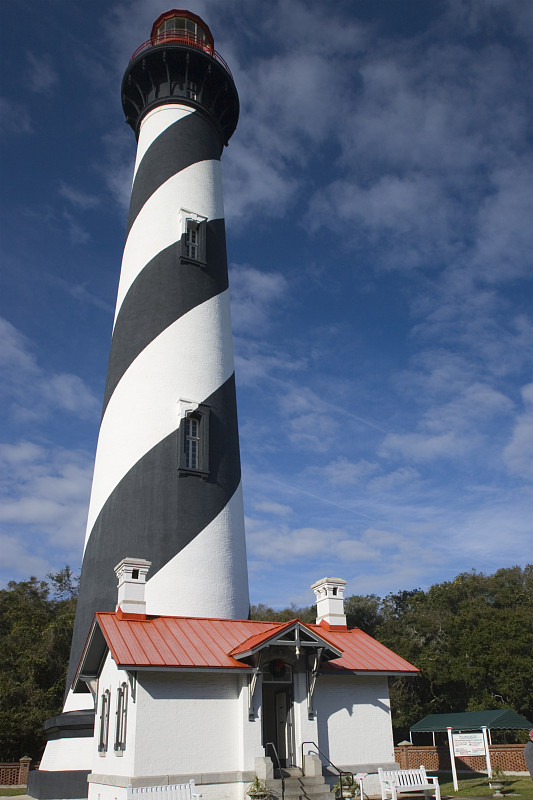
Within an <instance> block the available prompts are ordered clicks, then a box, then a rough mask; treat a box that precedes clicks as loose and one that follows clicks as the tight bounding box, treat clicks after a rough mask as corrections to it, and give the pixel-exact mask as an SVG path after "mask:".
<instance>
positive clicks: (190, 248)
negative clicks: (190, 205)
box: [185, 219, 199, 261]
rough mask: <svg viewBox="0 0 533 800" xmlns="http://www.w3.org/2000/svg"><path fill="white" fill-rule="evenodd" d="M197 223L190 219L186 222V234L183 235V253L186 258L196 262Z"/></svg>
mask: <svg viewBox="0 0 533 800" xmlns="http://www.w3.org/2000/svg"><path fill="white" fill-rule="evenodd" d="M198 239H199V236H198V223H197V222H193V220H192V219H188V220H187V232H186V234H185V251H186V253H187V258H190V259H192V260H193V261H198Z"/></svg>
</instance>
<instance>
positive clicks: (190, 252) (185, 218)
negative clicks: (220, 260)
mask: <svg viewBox="0 0 533 800" xmlns="http://www.w3.org/2000/svg"><path fill="white" fill-rule="evenodd" d="M180 219H181V240H180V241H181V247H180V261H181V262H182V263H192V264H200V265H202V266H204V265H205V264H206V260H207V249H206V228H207V218H206V217H202V216H200V215H199V214H195V213H194V212H193V211H187V210H186V209H183V208H182V209H181V210H180Z"/></svg>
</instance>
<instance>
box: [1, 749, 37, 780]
mask: <svg viewBox="0 0 533 800" xmlns="http://www.w3.org/2000/svg"><path fill="white" fill-rule="evenodd" d="M30 764H31V758H29V756H23V757H22V758H21V759H20V761H15V762H13V763H10V764H0V786H26V785H27V783H28V772H29V771H30Z"/></svg>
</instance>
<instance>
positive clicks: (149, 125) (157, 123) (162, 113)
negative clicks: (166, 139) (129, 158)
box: [133, 103, 194, 180]
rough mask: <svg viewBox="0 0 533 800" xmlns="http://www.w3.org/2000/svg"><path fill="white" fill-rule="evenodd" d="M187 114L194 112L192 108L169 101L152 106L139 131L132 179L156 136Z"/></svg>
mask: <svg viewBox="0 0 533 800" xmlns="http://www.w3.org/2000/svg"><path fill="white" fill-rule="evenodd" d="M189 114H194V111H193V109H192V108H189V106H181V105H179V104H178V103H176V104H172V103H169V104H168V105H166V106H158V107H157V108H154V110H153V111H150V113H149V114H147V115H146V116H145V117H144V118H143V121H142V122H141V128H140V131H139V143H138V144H137V157H136V159H135V169H134V172H133V179H134V180H135V175H136V174H137V170H138V169H139V164H140V163H141V161H142V159H143V157H144V155H145V153H146V151H147V150H148V148H149V147H150V145H151V144H152V142H154V141H155V139H157V137H158V136H161V134H162V133H164V132H165V131H166V129H167V128H168V127H170V125H173V124H174V123H175V122H177V121H178V120H180V119H183V117H186V116H188V115H189Z"/></svg>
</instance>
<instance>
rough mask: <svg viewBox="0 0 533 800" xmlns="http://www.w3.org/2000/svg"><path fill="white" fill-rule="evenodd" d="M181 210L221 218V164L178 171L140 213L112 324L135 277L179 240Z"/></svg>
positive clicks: (205, 163)
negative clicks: (155, 257) (159, 254)
mask: <svg viewBox="0 0 533 800" xmlns="http://www.w3.org/2000/svg"><path fill="white" fill-rule="evenodd" d="M180 208H183V209H186V210H187V211H194V212H195V213H196V214H199V215H200V216H202V217H206V218H207V219H222V218H223V217H224V204H223V200H222V175H221V171H220V161H214V160H209V161H199V162H198V163H196V164H191V166H190V167H187V168H186V169H183V170H181V171H180V172H178V173H177V174H176V175H173V176H172V177H171V178H169V179H168V181H165V183H163V184H162V185H161V186H160V187H159V189H157V190H156V191H155V192H154V193H153V195H152V196H151V197H150V198H149V199H148V200H147V201H146V203H145V204H144V206H143V207H142V208H141V210H140V211H139V214H138V215H137V217H136V219H135V222H134V223H133V225H132V226H131V229H130V232H129V234H128V238H127V239H126V245H125V247H124V256H123V258H122V269H121V272H120V283H119V287H118V297H117V307H116V311H115V321H116V318H117V316H118V312H119V311H120V307H121V305H122V302H123V300H124V297H125V296H126V294H127V292H128V289H129V288H130V286H131V284H132V283H133V281H134V280H135V278H136V277H137V275H138V274H139V273H140V272H141V271H142V269H143V268H144V267H145V266H146V264H148V262H149V261H151V259H152V258H154V256H156V255H157V254H158V253H160V252H161V250H164V249H165V247H168V246H169V245H171V244H174V243H175V242H177V241H178V240H179V239H180V237H181V227H180V225H181V221H180V214H179V211H180ZM176 269H179V263H178V262H177V254H176Z"/></svg>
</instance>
